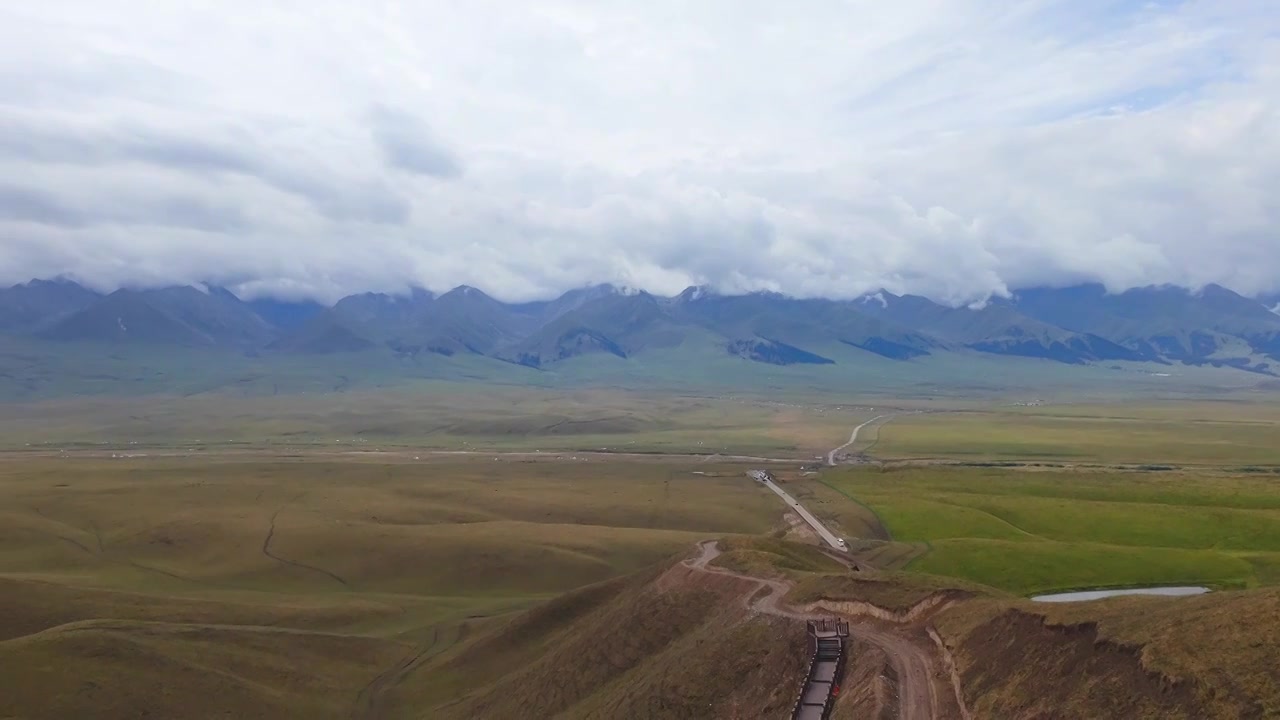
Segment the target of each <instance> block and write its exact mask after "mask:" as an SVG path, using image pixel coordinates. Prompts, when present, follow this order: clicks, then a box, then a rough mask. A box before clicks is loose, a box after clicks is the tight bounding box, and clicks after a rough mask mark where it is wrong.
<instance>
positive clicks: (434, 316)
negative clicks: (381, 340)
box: [401, 285, 539, 355]
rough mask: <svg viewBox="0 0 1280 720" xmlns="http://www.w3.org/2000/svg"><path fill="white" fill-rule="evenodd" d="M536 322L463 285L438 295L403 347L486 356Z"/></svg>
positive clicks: (522, 333)
mask: <svg viewBox="0 0 1280 720" xmlns="http://www.w3.org/2000/svg"><path fill="white" fill-rule="evenodd" d="M538 324H539V323H538V319H537V317H536V316H535V315H530V314H527V313H524V312H521V311H519V310H517V309H516V308H514V307H512V306H510V305H506V304H504V303H501V302H498V301H497V300H494V299H493V298H491V297H489V296H488V295H486V294H485V293H483V292H481V291H480V290H477V289H476V288H473V287H470V286H467V285H463V286H461V287H456V288H454V289H453V290H450V291H449V292H447V293H445V294H444V295H441V296H440V297H439V298H437V299H436V301H435V302H434V303H432V305H431V307H430V310H429V312H427V313H426V315H425V317H423V318H422V320H421V322H420V323H419V324H418V325H417V326H415V327H414V328H413V330H412V332H411V333H410V334H408V335H407V336H405V337H403V338H401V343H402V344H403V345H404V346H405V347H412V348H416V349H420V350H426V351H428V352H434V353H440V354H444V355H452V354H454V353H461V352H467V353H474V354H478V355H485V354H489V353H491V352H493V351H495V350H496V349H498V348H499V347H502V346H505V345H509V344H511V343H514V342H516V341H518V340H519V339H521V338H523V337H524V336H526V335H528V334H529V333H530V332H532V331H533V330H534V329H535V328H536V327H537V326H538Z"/></svg>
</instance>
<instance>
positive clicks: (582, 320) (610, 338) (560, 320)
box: [502, 288, 689, 367]
mask: <svg viewBox="0 0 1280 720" xmlns="http://www.w3.org/2000/svg"><path fill="white" fill-rule="evenodd" d="M575 304H576V305H577V307H575V308H574V309H572V310H569V311H567V312H564V313H563V314H561V315H559V316H558V317H556V318H555V319H553V320H551V321H550V322H548V323H547V324H545V325H543V326H542V327H540V328H538V329H537V330H536V331H535V332H533V333H532V334H531V335H529V336H528V337H526V338H524V339H523V340H521V341H519V342H517V343H514V344H512V345H510V346H508V347H506V348H504V349H503V351H502V357H504V358H505V359H508V360H511V361H513V362H517V363H519V364H521V365H527V366H529V367H542V366H543V365H546V364H549V363H552V362H556V361H559V360H565V359H567V358H571V357H576V356H579V355H588V354H594V353H605V354H609V355H614V356H616V357H620V358H626V357H628V356H630V355H632V354H634V353H638V352H643V351H645V350H652V349H657V348H668V347H674V346H676V345H679V344H680V343H681V342H683V341H684V339H685V337H686V335H687V333H688V330H689V328H688V327H684V326H683V323H681V322H679V321H678V320H677V319H676V318H674V317H672V316H671V314H670V313H668V312H667V310H666V309H665V308H664V307H663V305H662V303H661V302H660V301H659V300H658V299H657V298H655V297H654V296H652V295H650V294H648V293H644V292H642V293H636V294H627V293H623V292H620V291H617V290H616V289H613V288H607V289H604V290H597V291H596V292H594V293H593V294H592V296H590V297H588V298H582V299H581V302H577V303H575Z"/></svg>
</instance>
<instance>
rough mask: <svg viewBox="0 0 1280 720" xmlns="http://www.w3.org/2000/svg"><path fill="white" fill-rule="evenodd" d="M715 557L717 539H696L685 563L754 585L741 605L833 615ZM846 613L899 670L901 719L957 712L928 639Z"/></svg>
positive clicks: (793, 614) (807, 616)
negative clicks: (803, 605) (797, 603)
mask: <svg viewBox="0 0 1280 720" xmlns="http://www.w3.org/2000/svg"><path fill="white" fill-rule="evenodd" d="M719 555H720V548H719V546H718V545H717V544H716V541H714V540H709V541H706V542H703V543H699V545H698V556H697V557H695V558H690V559H688V560H685V565H687V566H689V567H691V568H693V569H695V570H701V571H702V572H708V573H716V574H719V575H728V576H731V577H736V578H739V579H741V580H747V581H750V582H753V583H755V584H756V590H754V591H752V592H750V593H748V594H747V595H745V596H743V603H744V604H745V605H746V607H747V609H748V610H751V611H753V612H758V613H761V614H764V615H775V616H777V617H783V618H789V619H791V620H821V619H824V618H829V617H831V614H830V613H823V614H816V613H811V612H803V611H800V610H797V609H795V608H792V607H790V606H788V605H787V604H786V603H785V602H784V601H783V598H784V597H785V596H786V594H787V593H788V592H790V591H791V584H790V583H788V582H786V581H784V580H774V579H765V578H758V577H753V576H751V575H742V574H740V573H736V572H733V571H732V570H726V569H725V568H721V567H716V566H713V565H711V564H710V563H711V561H712V560H714V559H716V557H717V556H719ZM764 588H768V589H769V592H767V593H764V594H763V595H762V594H761V593H760V590H761V589H764ZM842 614H843V613H842ZM847 617H849V620H850V623H849V632H850V635H852V636H853V637H854V638H856V639H858V640H861V641H863V642H866V643H870V644H872V645H875V646H877V647H879V648H880V649H881V650H883V651H884V653H885V655H887V656H888V658H889V662H890V663H891V664H892V665H893V667H894V669H895V670H896V671H897V674H898V700H899V705H898V717H899V719H900V720H936V719H937V718H942V717H952V716H956V715H957V713H956V712H955V700H954V699H953V698H949V697H946V693H947V691H949V690H950V688H949V687H945V686H944V687H943V688H942V689H941V690H940V689H939V687H938V686H939V684H940V683H941V682H942V680H941V679H940V678H939V673H938V671H937V669H936V663H935V658H934V657H933V655H934V652H933V648H932V645H931V644H930V643H928V642H927V641H925V642H913V641H912V639H911V635H909V634H907V633H903V632H895V628H894V627H893V626H892V624H890V623H886V622H879V621H875V620H868V619H866V618H859V617H857V616H855V615H848V616H847ZM964 714H967V713H964V712H963V711H961V712H960V715H961V716H963V715H964Z"/></svg>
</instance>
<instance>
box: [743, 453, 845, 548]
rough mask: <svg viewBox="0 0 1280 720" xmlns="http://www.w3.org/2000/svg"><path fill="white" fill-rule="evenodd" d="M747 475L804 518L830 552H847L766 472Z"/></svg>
mask: <svg viewBox="0 0 1280 720" xmlns="http://www.w3.org/2000/svg"><path fill="white" fill-rule="evenodd" d="M748 474H749V475H751V477H753V478H755V479H756V480H759V481H760V482H761V483H762V484H764V486H765V487H767V488H769V489H770V490H772V491H774V492H775V493H777V494H778V497H780V498H782V501H783V502H785V503H786V504H787V507H789V508H791V509H792V510H794V511H795V512H796V514H797V515H799V516H800V517H802V518H804V521H805V522H807V523H809V527H811V528H813V531H814V532H816V533H818V537H820V538H822V541H823V542H825V543H826V544H827V545H829V546H831V549H832V550H838V551H840V552H848V551H849V547H848V545H846V544H845V542H844V540H842V539H840V538H839V537H838V536H836V534H835V533H833V532H831V531H830V530H828V529H827V526H826V525H823V524H822V521H821V520H819V519H818V518H816V517H814V516H813V513H811V512H809V511H808V510H805V509H804V506H803V505H801V504H800V503H798V502H796V499H795V498H793V497H791V495H789V494H787V491H786V490H783V489H782V488H780V487H778V484H777V483H775V482H774V481H773V476H771V475H769V473H768V472H766V471H764V470H752V471H751V472H750V473H748Z"/></svg>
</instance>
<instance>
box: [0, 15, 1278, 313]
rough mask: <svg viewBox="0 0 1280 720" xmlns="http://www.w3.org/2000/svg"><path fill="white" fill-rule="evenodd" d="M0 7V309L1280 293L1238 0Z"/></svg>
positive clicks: (1266, 51) (1249, 33) (1266, 170)
mask: <svg viewBox="0 0 1280 720" xmlns="http://www.w3.org/2000/svg"><path fill="white" fill-rule="evenodd" d="M188 5H189V4H184V3H173V4H156V3H144V2H141V0H95V1H94V2H88V1H87V0H83V1H75V0H61V1H60V2H49V3H28V4H26V5H23V6H13V7H12V8H7V9H3V10H0V282H3V283H11V282H19V281H23V280H26V279H28V278H29V277H31V276H51V275H58V274H67V273H69V274H72V275H74V276H77V277H80V278H83V279H86V280H89V281H91V282H92V283H93V284H95V285H97V286H99V287H111V286H114V285H117V284H121V283H166V282H194V281H201V280H209V281H212V282H224V283H228V284H235V285H237V286H242V287H245V288H249V289H251V290H253V291H254V292H278V293H280V294H283V295H288V296H290V297H298V296H305V295H315V296H317V297H321V298H325V299H333V298H335V297H336V296H339V295H341V294H344V293H347V292H354V291H359V290H366V289H380V290H397V289H403V288H405V287H407V286H409V285H411V284H422V285H426V286H428V287H430V288H432V289H436V290H444V289H448V288H449V287H452V286H454V285H458V284H464V283H465V284H470V285H475V286H477V287H481V288H484V289H485V290H487V291H491V292H493V293H494V294H495V295H498V296H499V297H504V298H509V299H525V298H532V297H540V296H547V295H551V294H554V293H556V292H558V291H560V290H564V289H567V288H570V287H577V286H581V285H584V284H587V283H589V282H613V283H616V284H618V285H620V286H630V287H644V288H647V289H650V290H652V291H655V292H677V291H679V290H680V289H681V288H682V287H684V286H685V285H694V284H699V285H708V286H710V287H713V288H715V289H718V290H721V291H728V292H736V291H747V290H776V291H782V292H788V293H793V294H802V295H829V296H844V297H849V296H856V295H860V294H862V293H865V292H868V291H875V290H878V289H880V288H884V289H887V290H889V291H891V292H895V293H905V292H911V293H918V294H924V295H928V296H931V297H934V298H936V299H939V300H943V301H947V302H951V303H953V304H957V305H959V304H965V303H969V302H973V301H981V300H983V299H985V298H986V297H988V296H990V295H1004V294H1007V293H1008V292H1009V291H1010V290H1011V289H1016V288H1018V287H1024V286H1028V285H1037V284H1045V283H1051V284H1067V283H1075V282H1083V281H1097V282H1102V283H1105V284H1106V285H1107V286H1108V287H1111V288H1113V289H1121V288H1125V287H1130V286H1134V285H1142V284H1148V283H1162V282H1173V283H1179V284H1183V285H1188V286H1199V285H1203V284H1205V283H1208V282H1219V283H1222V284H1225V285H1228V286H1230V287H1233V288H1236V289H1238V290H1240V291H1243V292H1250V293H1252V292H1262V291H1269V290H1276V289H1280V288H1278V287H1277V284H1278V283H1280V280H1277V278H1280V235H1278V234H1277V232H1276V228H1277V227H1280V222H1278V221H1280V198H1278V197H1277V195H1276V194H1275V192H1274V188H1276V187H1280V108H1278V107H1277V105H1278V104H1280V12H1277V10H1276V9H1275V8H1274V3H1272V2H1271V1H1270V0H1185V1H1182V2H1151V3H1146V4H1144V5H1140V6H1133V7H1128V8H1126V9H1117V4H1116V3H1111V2H1104V1H1103V0H1084V1H1082V2H1080V1H1077V2H1068V1H1067V0H1035V1H1031V0H1024V1H1021V2H1015V3H1005V4H995V5H993V4H991V3H986V2H979V1H978V0H951V1H944V0H903V1H902V2H896V3H883V2H873V1H872V0H858V1H855V2H835V1H834V0H827V1H824V0H815V2H813V3H810V4H806V5H805V7H804V8H803V11H798V9H797V8H796V7H793V6H788V5H779V4H776V3H764V2H747V1H741V0H734V1H730V0H713V1H711V2H706V3H695V4H689V3H679V2H675V0H662V1H659V2H654V3H646V4H636V3H630V2H627V3H624V2H621V0H617V1H616V2H603V3H586V2H567V1H564V2H552V3H537V4H536V5H537V7H533V6H531V5H530V4H527V3H515V2H497V1H496V0H495V1H494V2H484V3H445V2H423V3H395V2H390V1H389V0H388V1H384V2H368V3H344V2H337V0H317V1H316V2H309V3H298V2H287V1H284V0H281V1H279V2H254V3H249V2H245V1H244V0H228V2H224V3H218V4H216V5H211V6H206V7H204V8H191V7H188Z"/></svg>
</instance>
